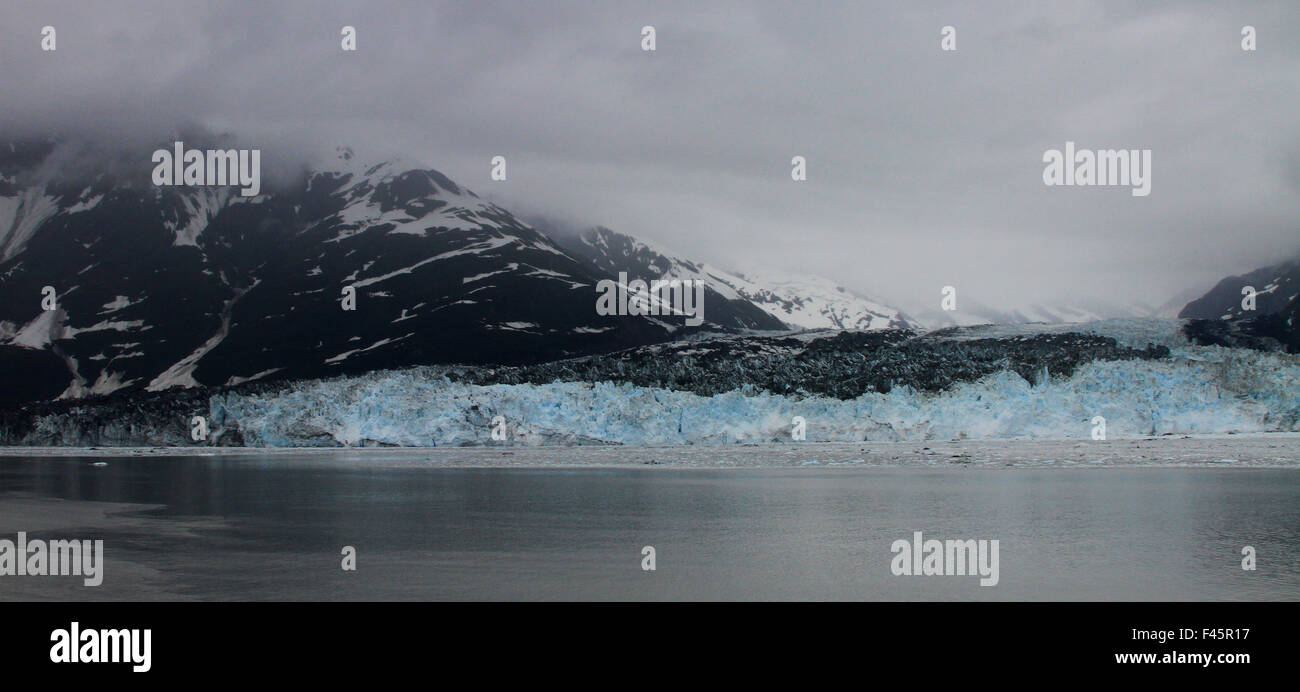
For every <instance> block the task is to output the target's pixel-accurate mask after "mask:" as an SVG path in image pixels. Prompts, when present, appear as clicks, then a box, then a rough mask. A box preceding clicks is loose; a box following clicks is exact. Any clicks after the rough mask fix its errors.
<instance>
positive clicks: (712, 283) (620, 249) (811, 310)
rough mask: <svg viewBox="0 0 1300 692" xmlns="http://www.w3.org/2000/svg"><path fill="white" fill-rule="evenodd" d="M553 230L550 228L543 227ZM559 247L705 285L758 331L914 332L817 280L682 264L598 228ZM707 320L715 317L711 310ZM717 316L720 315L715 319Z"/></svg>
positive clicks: (880, 307)
mask: <svg viewBox="0 0 1300 692" xmlns="http://www.w3.org/2000/svg"><path fill="white" fill-rule="evenodd" d="M540 227H541V228H542V229H543V230H547V227H546V226H540ZM550 228H551V230H552V232H554V234H555V238H556V239H557V242H559V243H560V244H561V245H563V246H564V247H566V248H567V249H569V250H570V251H571V252H572V253H573V254H575V255H578V256H581V257H584V258H586V259H587V260H589V261H590V262H592V263H593V265H595V266H597V267H599V268H601V269H603V270H605V271H607V272H614V273H617V272H620V271H627V272H629V275H630V276H640V277H642V278H647V277H653V278H676V279H686V278H693V279H703V280H704V281H705V282H706V286H709V287H710V289H711V290H712V291H713V292H714V293H716V294H717V297H718V298H719V302H720V303H721V304H723V305H725V306H726V309H727V310H729V311H731V312H732V313H734V316H732V317H731V319H732V320H737V319H738V320H743V322H744V323H745V324H748V325H751V328H756V329H782V328H792V329H888V328H907V327H910V326H912V323H911V322H909V320H908V318H907V316H906V315H904V314H903V313H902V312H900V311H899V310H897V309H895V308H891V307H888V306H886V305H884V304H882V303H880V302H878V301H875V300H872V299H870V298H864V297H862V296H859V295H855V294H853V293H851V292H850V291H848V290H847V289H845V288H844V287H842V286H839V285H837V284H836V283H834V282H833V281H830V280H828V279H823V278H821V277H816V276H806V275H799V274H791V273H785V272H778V271H771V270H759V271H750V270H745V271H744V272H743V273H742V272H736V271H726V270H724V269H721V268H719V267H715V266H713V265H709V264H706V263H704V262H696V261H693V260H689V259H684V258H682V257H681V256H680V255H679V254H677V253H675V252H673V251H671V250H668V249H666V248H664V247H662V246H660V245H658V244H656V243H653V242H650V241H647V240H644V239H640V238H634V237H632V236H629V235H626V234H623V233H617V232H615V231H612V230H610V229H608V228H604V227H600V226H598V227H595V228H589V229H586V230H583V231H581V232H579V233H576V234H573V233H565V232H564V231H563V230H556V229H555V227H554V226H551V227H550ZM705 314H706V316H707V315H709V314H710V313H709V312H708V311H707V310H706V313H705ZM714 314H716V313H714Z"/></svg>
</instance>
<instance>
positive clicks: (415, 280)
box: [0, 141, 685, 401]
mask: <svg viewBox="0 0 1300 692" xmlns="http://www.w3.org/2000/svg"><path fill="white" fill-rule="evenodd" d="M64 146H66V145H60V144H56V143H54V142H52V141H40V142H31V143H25V144H17V143H15V144H12V145H0V253H2V254H0V379H4V381H5V383H6V384H5V387H4V392H3V395H2V396H0V399H3V400H7V401H27V400H37V399H51V398H55V397H63V398H77V397H81V396H85V395H90V394H108V393H112V392H116V391H119V390H128V391H130V390H148V391H158V390H164V389H168V388H172V387H192V386H196V385H232V384H238V383H241V382H245V381H249V380H256V379H260V378H268V377H270V378H283V377H320V376H329V375H331V374H343V373H359V372H366V371H370V370H374V369H377V368H390V367H399V366H404V365H415V364H422V363H453V362H461V363H520V362H535V361H542V360H548V359H554V358H563V357H567V356H572V355H578V354H590V353H601V352H606V351H609V350H614V349H617V348H623V347H627V346H630V345H636V344H644V343H653V342H656V341H662V340H664V339H668V338H672V337H673V336H675V335H677V334H679V333H680V330H683V329H684V328H685V327H684V325H683V324H681V323H680V322H683V321H684V320H679V323H673V318H670V317H661V318H657V319H653V320H652V319H646V318H644V317H616V316H602V315H598V314H597V312H596V310H595V301H596V296H597V293H596V291H595V284H596V282H597V281H598V280H599V279H600V278H602V277H601V276H600V275H598V274H597V273H595V272H593V271H592V270H591V268H590V266H589V265H588V264H587V263H586V262H580V261H578V260H576V259H574V258H573V257H571V256H570V255H569V254H567V253H566V252H565V251H564V250H562V249H561V248H559V247H558V246H556V245H555V243H553V242H552V241H551V240H550V239H549V238H547V237H546V236H544V235H542V234H540V233H538V232H537V231H535V230H533V229H532V228H531V227H529V226H528V225H527V224H525V223H523V222H521V221H519V220H518V219H517V218H515V217H514V216H513V215H512V214H511V213H510V212H509V211H507V210H505V209H503V208H501V207H499V206H497V205H495V204H492V203H489V202H487V201H485V200H483V199H481V198H479V197H478V196H477V195H475V194H474V193H473V192H471V191H469V190H467V189H464V188H462V187H460V186H459V185H457V184H456V183H454V182H453V181H451V180H450V179H448V178H447V177H446V176H444V175H442V174H441V173H439V172H437V171H434V170H428V169H422V168H417V167H410V166H403V165H401V164H399V163H397V162H393V161H383V162H375V163H371V162H364V163H363V162H362V161H360V160H359V159H358V158H357V157H355V156H353V155H352V153H351V151H349V150H339V151H338V152H337V156H335V157H333V158H332V159H331V160H330V161H329V162H328V163H327V164H325V165H321V166H317V167H315V168H313V169H309V170H306V171H304V172H303V173H302V175H301V176H300V177H299V179H297V180H291V181H279V184H278V185H276V186H274V189H273V186H269V185H267V186H263V190H262V193H261V194H259V195H257V196H253V197H241V196H240V195H239V191H238V189H237V188H233V187H155V186H153V185H152V184H151V183H150V182H149V180H148V173H149V170H150V164H149V163H148V161H147V159H146V160H145V161H143V162H135V161H131V162H128V165H126V166H125V167H123V166H122V165H120V164H121V162H120V161H118V162H115V163H114V165H107V164H105V165H104V166H102V167H91V168H90V169H89V170H91V171H92V172H90V173H86V172H85V170H87V169H86V167H84V166H83V167H78V168H77V170H78V171H80V172H77V173H73V172H72V170H73V169H72V168H70V167H67V166H62V165H59V164H51V163H50V162H51V161H54V160H55V158H54V157H56V156H59V155H60V151H61V147H64ZM122 169H125V170H128V171H133V172H139V173H140V175H139V176H135V175H119V174H116V173H108V172H107V171H109V170H115V171H120V170H122ZM51 171H53V172H51ZM46 287H49V288H50V289H53V291H54V300H55V306H56V307H55V309H52V310H46V309H44V308H45V307H48V305H43V304H42V303H43V299H44V298H45V296H46V295H47V293H46V292H48V290H49V289H47V288H46ZM346 287H352V289H354V290H355V294H356V309H355V310H351V311H345V310H343V309H342V304H341V299H342V298H343V297H344V294H343V291H344V290H345V288H346Z"/></svg>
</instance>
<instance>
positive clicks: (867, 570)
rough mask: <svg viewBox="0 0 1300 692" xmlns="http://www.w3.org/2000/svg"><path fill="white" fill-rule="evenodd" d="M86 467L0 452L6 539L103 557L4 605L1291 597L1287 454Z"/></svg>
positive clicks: (1295, 487) (1299, 524)
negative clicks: (1028, 461) (1074, 464)
mask: <svg viewBox="0 0 1300 692" xmlns="http://www.w3.org/2000/svg"><path fill="white" fill-rule="evenodd" d="M756 453H759V452H756ZM93 461H96V460H95V459H92V458H21V457H19V458H8V459H0V538H6V539H9V540H14V539H15V534H16V533H17V532H18V531H26V532H28V534H29V535H30V536H31V537H34V538H47V539H55V538H79V539H102V540H103V541H104V544H105V547H104V551H105V554H106V555H105V557H106V567H105V574H104V581H103V584H102V585H101V586H99V587H94V588H92V587H86V586H83V585H82V581H81V579H80V578H78V577H33V576H0V599H3V600H18V599H21V600H29V599H61V600H68V599H71V600H80V599H89V600H118V599H130V600H136V599H141V600H155V599H166V600H188V599H202V600H264V599H272V600H321V599H324V600H371V599H415V600H463V599H470V600H484V599H486V600H515V599H528V600H532V599H542V600H550V599H564V600H569V599H580V600H590V599H595V600H605V599H619V600H624V599H627V600H658V599H673V600H679V599H680V600H701V599H703V600H718V599H722V600H732V599H743V600H753V599H764V600H766V599H780V600H841V599H843V600H914V599H920V600H950V599H953V600H986V599H987V600H1040V599H1042V600H1207V599H1208V600H1297V599H1300V560H1298V559H1297V557H1298V555H1300V550H1298V547H1300V472H1297V471H1295V470H1291V469H1250V468H1233V469H1222V470H1220V469H1210V468H1097V469H1084V468H1078V469H1068V468H1050V469H1023V468H1017V469H1002V470H997V469H961V468H950V469H931V468H915V469H913V468H897V467H894V468H833V469H827V468H806V469H805V468H801V469H777V468H772V469H726V470H708V469H674V468H645V469H611V468H584V469H524V468H508V469H494V468H473V469H447V468H428V467H427V466H421V465H420V464H418V463H411V464H401V463H385V464H381V465H377V466H372V465H368V464H366V463H365V462H364V460H357V459H355V458H348V459H340V458H334V457H330V456H328V455H317V456H304V457H292V458H286V457H283V456H282V457H278V458H269V457H266V458H261V457H255V456H254V457H250V456H242V457H229V458H223V457H207V458H199V457H184V458H145V459H132V458H117V459H111V460H109V462H108V465H107V466H94V465H92V462H93ZM914 531H922V532H923V533H924V535H925V537H926V538H937V539H941V540H942V539H997V540H998V541H999V545H1000V548H999V558H1000V560H999V583H998V584H997V585H996V586H980V585H979V578H978V577H977V576H894V575H893V574H891V571H890V561H891V558H893V553H891V552H890V546H891V544H892V543H893V542H894V541H895V540H898V539H904V540H909V541H910V540H911V538H912V535H913V532H914ZM345 545H350V546H354V547H355V548H356V551H357V569H356V571H344V570H343V569H341V561H342V559H343V558H342V555H341V550H342V548H343V546H345ZM1246 545H1250V546H1253V547H1254V548H1255V549H1256V554H1257V564H1258V568H1257V569H1256V570H1255V571H1245V570H1243V569H1242V568H1241V560H1242V556H1241V549H1242V547H1243V546H1246ZM644 546H653V547H654V548H655V552H656V569H655V570H654V571H645V570H643V569H642V552H641V551H642V548H643V547H644Z"/></svg>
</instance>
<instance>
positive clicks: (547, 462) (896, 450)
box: [0, 432, 1300, 469]
mask: <svg viewBox="0 0 1300 692" xmlns="http://www.w3.org/2000/svg"><path fill="white" fill-rule="evenodd" d="M88 457H90V458H102V459H110V460H111V459H141V458H145V459H166V458H191V459H193V458H227V459H252V458H263V459H267V458H271V459H276V460H283V461H285V462H286V463H291V462H294V461H300V462H309V463H311V464H331V463H343V464H359V465H366V466H374V467H383V466H386V465H388V466H401V467H410V466H412V465H414V466H417V467H421V468H537V469H565V468H568V469H574V468H579V469H581V468H592V469H594V468H714V469H717V468H786V469H788V468H880V467H908V468H931V469H933V468H954V467H966V468H1009V467H1012V468H1185V467H1186V468H1191V467H1199V468H1234V467H1235V468H1282V469H1289V468H1293V469H1300V433H1294V432H1276V433H1242V434H1210V435H1186V436H1184V435H1163V436H1157V437H1134V438H1122V439H1111V440H1091V439H1088V438H1058V439H986V440H943V441H937V440H930V441H920V442H912V441H907V442H856V443H848V442H790V443H741V444H731V445H717V446H695V445H673V446H659V447H639V446H625V445H576V446H536V447H528V446H506V445H502V446H495V447H488V446H472V447H208V446H203V447H197V446H196V447H0V459H6V458H8V459H18V458H26V459H33V458H35V459H60V458H69V459H72V458H78V459H79V458H88Z"/></svg>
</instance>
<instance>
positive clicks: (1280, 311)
mask: <svg viewBox="0 0 1300 692" xmlns="http://www.w3.org/2000/svg"><path fill="white" fill-rule="evenodd" d="M1248 286H1249V287H1251V288H1254V289H1255V309H1254V310H1247V309H1246V307H1245V305H1243V303H1245V302H1246V301H1245V296H1243V295H1242V291H1243V289H1245V288H1246V287H1248ZM1178 316H1179V317H1182V318H1186V319H1190V320H1192V321H1193V323H1192V324H1189V325H1188V328H1189V330H1190V332H1191V334H1192V336H1193V338H1195V339H1196V340H1197V341H1198V342H1200V343H1216V344H1220V345H1237V344H1240V345H1259V342H1260V340H1263V341H1264V343H1273V344H1281V345H1282V346H1284V347H1285V348H1286V349H1287V350H1288V351H1290V352H1291V353H1300V258H1296V259H1292V260H1288V261H1286V262H1282V263H1280V264H1274V265H1270V266H1267V267H1261V268H1259V269H1256V270H1254V271H1252V272H1248V273H1246V274H1243V275H1241V276H1230V277H1228V278H1226V279H1224V280H1222V281H1220V282H1219V283H1218V284H1216V285H1215V286H1214V288H1212V289H1210V291H1209V292H1208V293H1206V294H1205V295H1204V296H1201V297H1200V298H1197V299H1196V300H1193V301H1192V302H1190V303H1188V304H1187V307H1185V308H1183V310H1182V311H1181V312H1179V313H1178Z"/></svg>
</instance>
